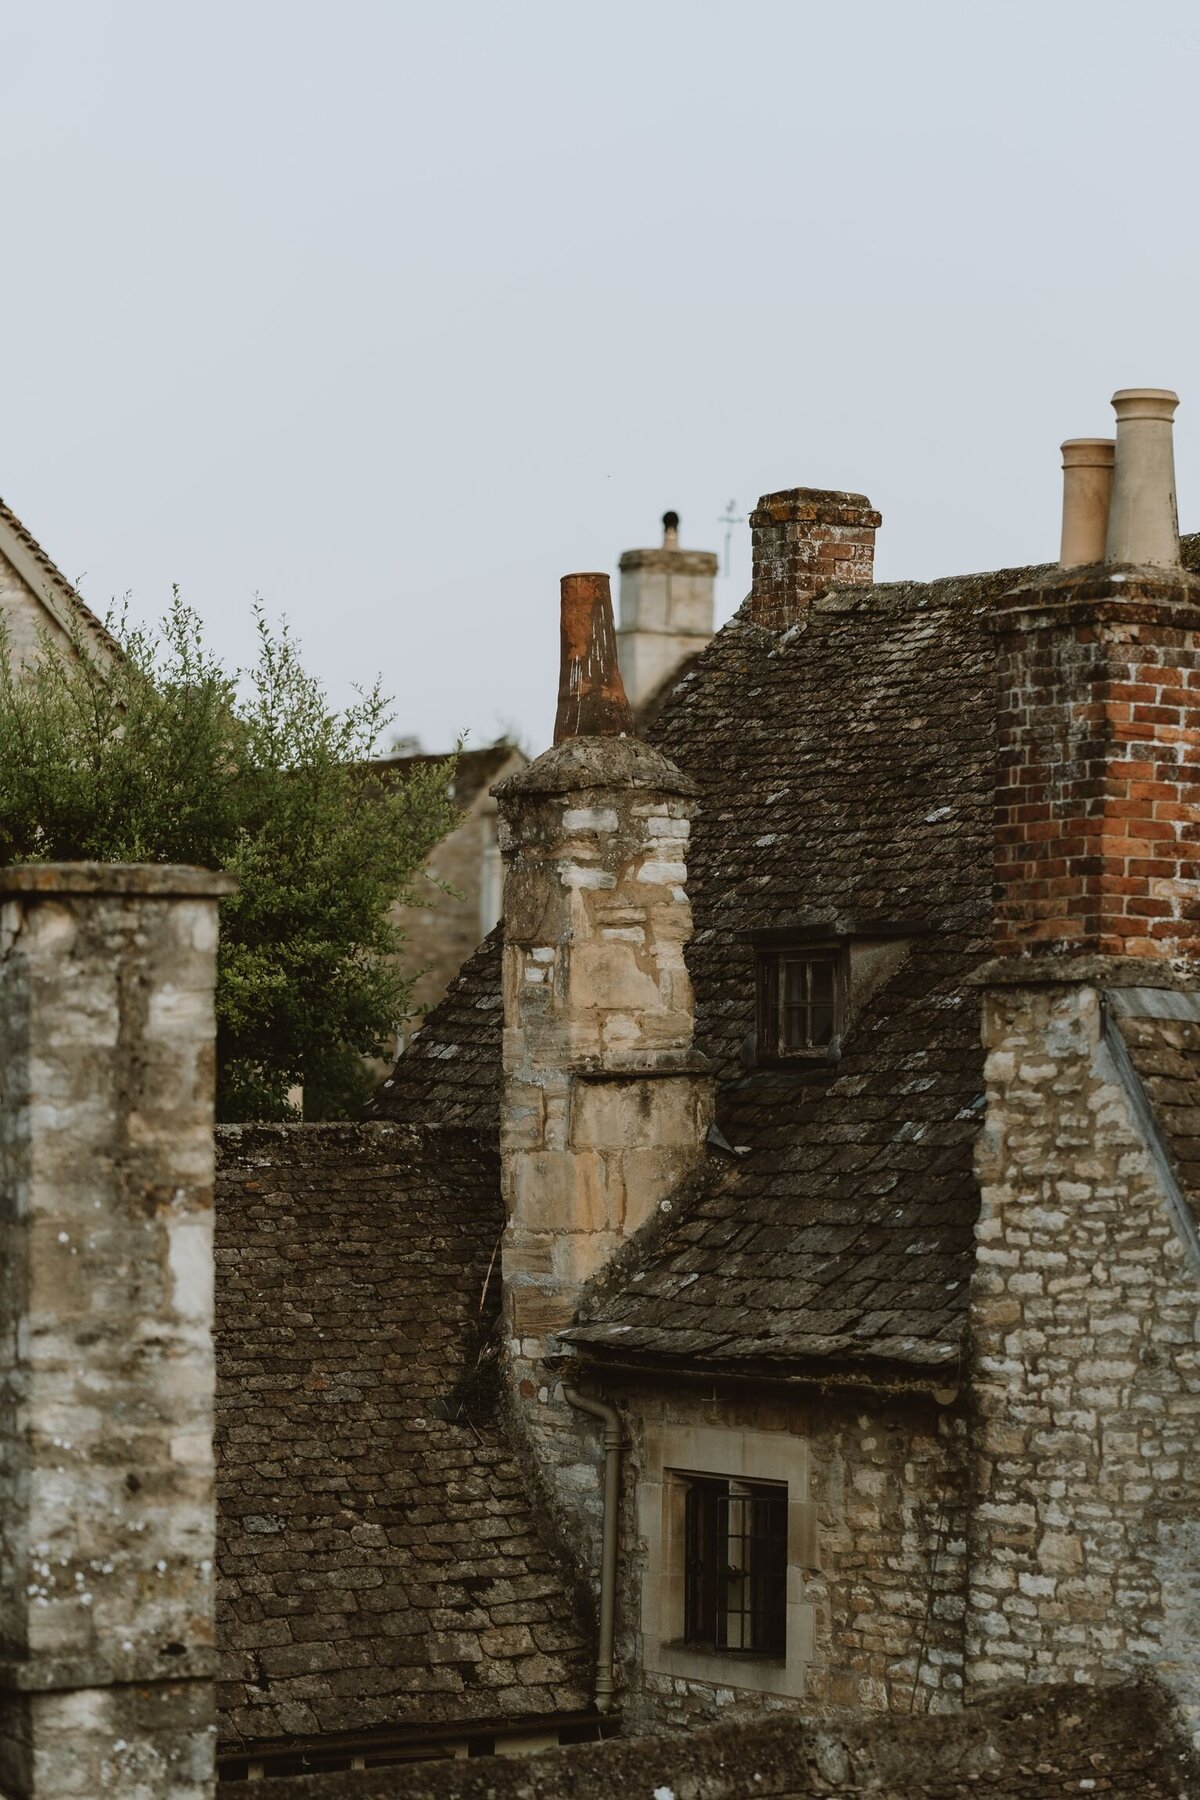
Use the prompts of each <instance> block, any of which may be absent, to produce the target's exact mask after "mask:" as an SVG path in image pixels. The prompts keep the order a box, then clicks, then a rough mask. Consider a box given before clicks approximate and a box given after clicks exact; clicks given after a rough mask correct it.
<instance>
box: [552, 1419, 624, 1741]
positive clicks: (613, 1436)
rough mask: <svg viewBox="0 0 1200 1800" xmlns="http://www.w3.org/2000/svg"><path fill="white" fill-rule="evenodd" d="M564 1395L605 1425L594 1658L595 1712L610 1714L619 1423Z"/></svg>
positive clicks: (613, 1689)
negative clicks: (597, 1643) (597, 1638)
mask: <svg viewBox="0 0 1200 1800" xmlns="http://www.w3.org/2000/svg"><path fill="white" fill-rule="evenodd" d="M563 1393H564V1395H565V1396H566V1398H567V1400H568V1401H569V1402H570V1404H571V1405H572V1406H577V1407H578V1408H579V1410H580V1412H585V1413H591V1415H592V1417H593V1418H595V1419H602V1420H603V1422H604V1523H603V1548H602V1551H601V1556H600V1647H599V1654H598V1656H597V1658H596V1711H597V1712H602V1713H606V1712H609V1711H611V1709H612V1703H613V1694H614V1692H615V1690H616V1685H617V1683H616V1675H615V1671H614V1667H613V1639H614V1636H615V1628H616V1611H617V1528H618V1525H619V1523H620V1512H621V1443H622V1439H621V1420H620V1417H619V1415H618V1413H617V1409H616V1407H615V1406H609V1404H608V1402H607V1401H605V1400H589V1399H587V1398H586V1397H585V1396H584V1395H583V1394H581V1393H580V1392H579V1391H578V1389H576V1388H572V1387H564V1388H563Z"/></svg>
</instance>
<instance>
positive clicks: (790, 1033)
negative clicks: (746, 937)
mask: <svg viewBox="0 0 1200 1800" xmlns="http://www.w3.org/2000/svg"><path fill="white" fill-rule="evenodd" d="M844 967H845V958H844V956H843V953H842V952H841V950H839V949H838V948H837V947H836V946H834V945H824V946H815V945H811V946H810V945H808V944H805V945H802V946H797V945H793V946H790V947H783V948H779V949H775V948H771V949H760V950H759V952H758V1060H759V1062H760V1063H781V1062H793V1061H812V1060H813V1059H814V1058H815V1059H818V1060H825V1059H827V1060H829V1061H836V1059H837V1056H838V1053H839V1050H840V1048H841V1040H842V1034H843V1032H844V1030H845V985H846V984H845V975H844Z"/></svg>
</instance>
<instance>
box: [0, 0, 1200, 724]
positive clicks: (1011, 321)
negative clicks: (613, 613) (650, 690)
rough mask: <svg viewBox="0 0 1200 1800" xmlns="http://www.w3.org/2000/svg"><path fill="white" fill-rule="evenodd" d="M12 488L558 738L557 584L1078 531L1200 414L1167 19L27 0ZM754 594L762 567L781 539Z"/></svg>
mask: <svg viewBox="0 0 1200 1800" xmlns="http://www.w3.org/2000/svg"><path fill="white" fill-rule="evenodd" d="M0 22H2V43H0V54H2V55H3V60H4V64H5V69H6V74H7V80H6V83H5V89H6V92H5V104H4V107H3V109H0V159H2V166H3V170H4V189H5V223H6V233H7V254H6V258H5V264H6V267H5V280H4V284H3V301H2V303H0V304H2V308H3V315H2V316H3V321H4V346H5V358H4V380H3V389H2V393H3V407H2V413H0V417H2V419H3V427H2V429H0V494H2V495H3V496H4V498H5V499H6V500H7V501H8V503H9V504H10V505H11V506H12V507H14V508H15V510H16V511H17V512H18V513H19V514H20V515H21V517H22V518H23V519H24V521H25V523H26V524H27V525H28V526H29V527H30V529H31V530H32V531H33V532H34V533H35V535H37V536H38V537H39V538H40V539H41V540H42V542H43V543H44V545H45V547H46V548H47V549H48V550H49V552H50V554H51V555H52V556H53V557H54V558H55V559H56V561H58V562H59V564H60V565H61V566H62V568H63V569H64V571H65V573H67V574H68V575H70V576H77V577H79V578H80V582H81V586H82V590H83V592H84V594H85V596H86V597H87V598H88V600H89V601H90V602H91V604H92V605H93V606H94V607H96V608H97V609H98V610H100V611H103V610H104V609H105V607H106V605H107V604H108V601H109V599H110V598H111V597H112V596H114V595H120V594H122V593H124V592H126V591H129V592H130V593H131V596H132V603H133V608H134V610H135V612H136V613H138V614H140V615H143V616H152V615H156V614H157V613H159V612H160V611H161V608H162V604H163V602H164V600H165V597H166V596H167V594H168V592H169V588H170V584H171V582H172V581H178V582H179V583H180V584H181V585H182V587H183V589H184V591H185V593H186V595H187V597H188V598H189V599H190V600H192V601H193V603H194V604H195V605H196V606H197V607H198V609H199V610H200V612H201V613H202V614H203V616H204V618H205V620H206V622H207V624H208V627H209V630H210V635H211V638H212V640H213V641H214V643H215V644H216V645H217V647H218V648H219V649H220V650H221V651H222V652H223V653H224V654H225V655H226V656H227V657H228V658H229V659H230V660H233V661H237V660H241V659H243V658H244V657H245V656H246V655H247V654H248V653H249V650H250V633H249V629H248V620H249V605H250V600H251V597H252V596H253V594H254V593H255V592H256V591H257V592H259V593H261V594H262V596H263V597H264V599H265V600H266V602H267V604H268V607H269V609H270V610H271V611H272V612H274V613H279V612H286V613H287V614H288V616H289V617H290V618H291V619H292V621H293V623H294V625H295V628H296V630H297V632H298V635H299V636H300V638H301V639H302V642H303V644H304V647H305V650H306V658H307V661H308V662H309V663H310V665H312V666H314V667H316V668H317V669H318V670H319V671H320V672H321V673H322V674H323V675H324V677H325V679H326V680H327V682H328V684H329V687H330V690H331V692H332V694H333V695H334V697H335V698H337V699H339V700H342V699H345V698H346V697H348V694H349V691H350V683H351V682H352V681H354V680H356V679H357V680H370V679H371V677H373V675H374V674H375V672H376V671H382V673H383V676H384V679H385V682H386V683H387V685H388V687H389V688H390V689H391V690H392V691H393V692H394V693H395V695H396V701H397V710H398V714H399V721H398V723H399V727H400V728H401V729H403V730H406V731H411V732H414V733H417V734H419V735H420V736H421V738H422V739H423V740H424V742H425V744H426V747H428V748H440V747H442V746H443V745H446V744H448V743H449V742H450V741H451V740H452V739H453V737H454V735H455V733H456V731H457V730H458V729H460V728H462V727H467V728H469V729H470V731H471V734H472V738H473V740H474V741H476V742H484V741H487V740H489V739H490V738H491V737H493V736H495V735H496V733H497V731H498V730H499V729H500V728H501V726H502V725H505V724H512V725H513V726H515V727H517V728H518V729H519V730H520V731H521V732H522V733H523V734H524V736H525V738H526V740H527V742H528V744H529V745H530V747H532V748H540V747H541V745H542V744H543V743H544V742H545V740H546V738H547V735H548V731H549V726H550V721H551V718H552V716H553V702H554V685H555V678H556V660H557V643H556V631H557V584H558V577H559V575H560V574H562V573H563V572H565V571H567V570H571V569H589V568H610V567H611V568H613V569H614V571H615V563H616V558H617V556H618V555H619V553H620V551H621V550H622V549H624V548H627V547H631V546H634V545H638V544H648V543H655V542H657V541H658V518H659V515H660V513H661V512H662V511H663V509H664V508H666V507H675V508H677V509H678V511H679V512H680V513H681V514H682V518H683V531H682V537H683V541H684V543H685V544H687V545H689V546H692V547H696V548H720V547H721V537H722V532H721V528H720V527H719V525H718V524H717V518H718V515H719V514H720V513H721V512H722V511H723V510H724V507H725V503H726V501H727V500H728V498H729V497H730V496H731V495H732V496H734V497H735V498H736V500H737V502H738V507H737V510H738V512H739V513H740V514H742V515H743V516H744V515H745V513H746V512H747V511H748V509H749V506H750V505H751V504H752V503H753V501H754V499H755V497H756V496H757V495H758V494H759V493H761V492H764V491H767V490H769V489H772V488H780V487H789V486H795V485H800V484H804V485H810V486H823V487H850V488H856V489H859V490H861V491H864V492H866V493H867V494H869V495H870V498H871V500H872V501H873V502H874V504H875V505H876V506H878V507H880V508H881V510H882V512H883V515H884V524H883V529H882V531H881V532H880V536H879V546H878V556H877V564H876V567H877V572H878V574H879V575H880V576H881V577H882V578H885V579H886V578H891V577H896V576H901V575H934V574H941V573H953V572H959V571H962V570H965V569H978V568H989V567H995V566H998V565H1001V564H1003V563H1007V562H1021V561H1028V560H1034V559H1038V558H1042V557H1048V556H1052V555H1053V554H1054V553H1055V550H1056V546H1057V511H1058V504H1059V475H1058V456H1057V446H1058V444H1059V441H1060V440H1061V439H1062V438H1063V437H1067V436H1077V435H1084V434H1089V433H1095V432H1103V433H1107V432H1108V431H1109V430H1110V429H1111V424H1110V421H1111V416H1112V415H1111V412H1110V410H1109V408H1108V405H1107V401H1108V396H1109V394H1110V393H1111V392H1112V390H1113V389H1114V388H1116V387H1120V386H1126V385H1141V384H1148V385H1161V386H1171V387H1175V388H1177V389H1178V391H1179V392H1180V393H1181V394H1182V396H1183V405H1182V407H1181V408H1180V413H1179V418H1178V428H1177V433H1176V437H1177V455H1178V465H1179V489H1180V496H1181V511H1182V515H1183V523H1184V525H1185V528H1186V527H1188V526H1189V525H1190V526H1197V525H1200V332H1198V328H1197V324H1196V298H1195V296H1196V286H1197V281H1196V277H1197V254H1196V249H1195V240H1196V233H1195V212H1196V201H1197V174H1198V170H1200V133H1198V131H1197V126H1196V111H1195V95H1196V91H1197V75H1198V73H1200V14H1198V13H1197V12H1196V9H1195V8H1194V6H1192V5H1191V4H1188V3H1180V4H1175V3H1173V0H1141V3H1140V4H1138V5H1132V4H1129V3H1128V0H1035V3H1033V4H1030V3H1027V0H992V3H991V4H982V3H975V0H857V3H856V4H854V5H848V4H840V5H839V4H837V3H836V0H823V3H822V4H820V5H817V4H809V3H807V0H790V3H789V0H778V3H776V0H742V3H741V4H740V5H731V4H716V3H713V0H687V3H686V4H677V3H674V0H640V3H639V4H629V3H627V0H605V4H604V5H602V6H600V5H584V4H582V3H580V0H536V3H534V0H528V3H526V0H492V3H490V4H485V3H484V0H470V3H466V0H464V3H461V4H457V5H450V4H445V3H439V0H425V3H424V4H422V5H414V4H407V3H405V0H340V3H339V4H337V5H333V4H323V5H315V4H311V3H310V0H286V3H285V0H238V3H237V4H228V3H227V0H206V4H204V5H200V4H190V5H184V4H180V3H179V0H175V3H164V0H145V3H143V0H105V3H103V4H98V3H97V0H40V3H39V4H38V5H37V6H30V5H29V4H28V3H27V0H23V3H22V4H21V5H19V6H18V5H14V4H11V3H10V0H0ZM734 548H735V555H734V562H733V570H732V574H731V576H730V578H729V579H728V580H727V581H722V582H721V583H720V585H719V594H720V599H719V608H720V614H721V616H722V617H724V616H727V615H728V613H729V612H731V611H732V610H733V608H734V607H735V606H736V605H737V604H738V603H739V602H740V600H741V599H742V597H743V596H744V594H745V592H746V588H747V585H748V560H749V559H748V533H747V530H746V527H745V526H742V527H741V528H740V529H739V530H738V532H737V533H736V534H735V545H734Z"/></svg>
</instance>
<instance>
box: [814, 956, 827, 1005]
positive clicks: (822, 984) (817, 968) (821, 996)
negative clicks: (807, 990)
mask: <svg viewBox="0 0 1200 1800" xmlns="http://www.w3.org/2000/svg"><path fill="white" fill-rule="evenodd" d="M810 967H811V969H812V997H813V999H814V1000H824V1001H827V1002H828V1004H829V1005H830V1006H832V1005H833V964H832V963H831V962H813V963H812V964H810Z"/></svg>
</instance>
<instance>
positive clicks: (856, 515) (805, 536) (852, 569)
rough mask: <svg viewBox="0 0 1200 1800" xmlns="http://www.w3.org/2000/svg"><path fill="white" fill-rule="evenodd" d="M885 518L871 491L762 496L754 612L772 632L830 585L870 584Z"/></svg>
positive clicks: (756, 516) (754, 536) (756, 518)
mask: <svg viewBox="0 0 1200 1800" xmlns="http://www.w3.org/2000/svg"><path fill="white" fill-rule="evenodd" d="M881 523H882V518H881V515H880V514H879V513H877V512H876V511H875V509H874V507H873V506H872V505H871V502H870V501H869V500H868V499H867V497H866V495H865V494H841V493H836V492H828V491H826V490H825V489H823V488H787V489H785V490H784V491H783V492H782V493H778V494H764V495H763V496H762V498H761V499H760V501H759V503H758V505H757V506H756V507H755V509H754V511H753V512H752V513H751V514H750V532H751V544H752V553H753V562H754V574H753V581H752V585H751V589H750V601H749V615H750V617H751V618H752V619H753V620H754V621H755V623H756V624H758V625H764V626H765V627H766V628H767V630H768V631H785V630H786V629H787V627H788V626H789V625H794V624H795V623H796V621H797V619H799V617H800V615H801V613H802V612H803V611H804V608H805V607H806V606H807V605H808V603H809V601H810V600H815V599H816V598H817V596H818V595H820V594H824V593H827V592H828V590H829V589H830V588H835V587H852V586H863V587H869V586H870V584H871V582H872V581H873V580H874V571H875V533H876V532H877V531H878V529H879V527H880V525H881Z"/></svg>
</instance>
